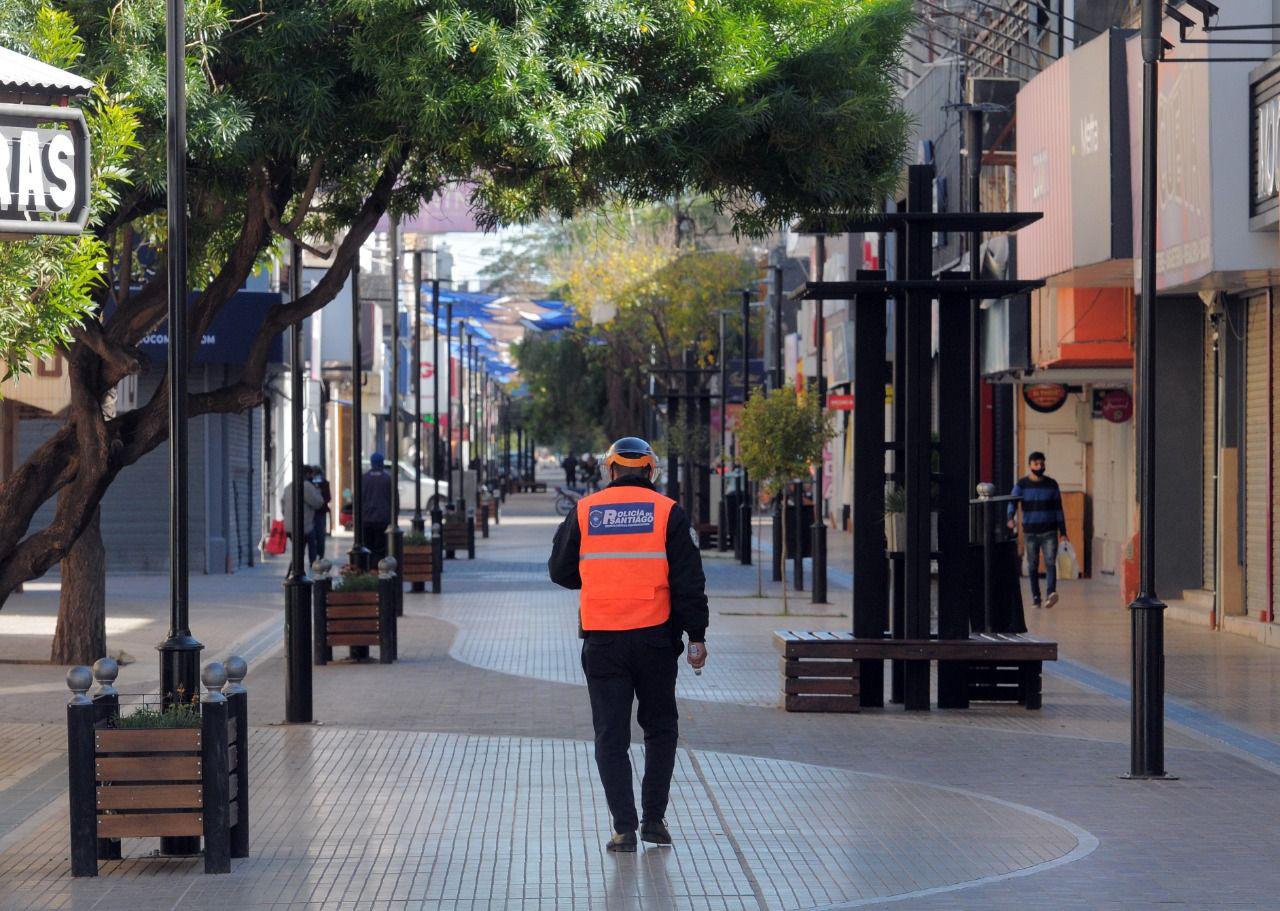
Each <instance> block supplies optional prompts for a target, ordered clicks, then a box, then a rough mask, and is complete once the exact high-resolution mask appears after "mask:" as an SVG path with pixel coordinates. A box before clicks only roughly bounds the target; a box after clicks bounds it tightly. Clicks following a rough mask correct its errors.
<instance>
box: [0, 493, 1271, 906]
mask: <svg viewBox="0 0 1280 911" xmlns="http://www.w3.org/2000/svg"><path fill="white" fill-rule="evenodd" d="M555 521H556V520H555V518H554V517H553V516H552V515H551V511H550V501H549V499H548V498H546V497H543V496H534V495H528V496H522V497H518V498H515V499H514V500H513V501H512V502H511V503H510V504H509V508H508V510H507V512H506V514H505V516H504V520H503V522H502V524H501V525H500V526H498V527H497V528H495V529H494V530H493V532H492V537H491V538H490V539H489V540H487V541H481V542H480V543H479V547H478V557H479V558H478V559H477V560H476V561H474V562H469V561H465V560H464V561H455V562H450V563H449V564H448V565H447V568H446V576H445V593H444V594H443V595H430V594H423V595H409V596H406V617H405V618H404V620H403V621H402V625H401V643H400V654H401V661H400V662H399V663H398V664H396V665H391V666H385V665H379V664H373V663H368V664H350V663H347V662H337V663H334V664H332V665H329V666H327V667H324V668H318V669H317V670H316V678H315V690H316V694H315V698H316V706H317V715H318V718H319V720H320V721H321V722H322V723H321V724H319V725H314V726H298V727H294V726H284V725H281V724H279V721H280V719H281V718H282V717H283V699H282V690H283V661H282V658H281V656H280V654H279V651H278V632H276V633H273V632H272V631H273V630H274V629H278V627H276V626H273V624H277V623H278V618H279V609H280V602H281V596H280V593H279V591H280V590H279V581H280V579H279V573H280V572H281V571H282V570H283V565H282V564H281V565H276V566H269V567H266V568H263V569H260V570H255V571H253V572H249V573H243V574H240V575H239V576H237V577H232V579H231V580H225V579H221V578H220V579H217V580H193V581H195V582H196V584H195V585H193V592H195V591H197V590H198V591H200V592H201V593H202V594H199V595H195V596H194V601H195V613H194V614H193V625H194V626H195V627H196V632H197V634H198V635H201V636H202V637H204V639H205V641H206V644H208V645H209V647H210V648H209V651H210V653H211V654H213V655H218V654H222V653H225V652H226V651H231V650H241V649H243V648H245V647H246V646H248V647H250V649H251V650H253V651H255V653H256V657H255V659H254V661H253V664H252V670H251V673H250V676H249V679H248V681H247V683H248V686H249V691H250V705H251V716H252V721H253V724H254V727H253V730H252V733H251V740H250V743H251V751H252V752H251V756H252V758H251V763H252V766H251V767H252V769H253V770H254V771H253V780H254V789H253V791H252V794H253V799H252V802H251V808H252V813H253V818H252V825H253V830H252V856H251V857H250V858H249V859H247V860H243V861H237V862H235V864H234V868H233V872H232V873H231V874H230V875H229V876H204V875H203V874H201V873H200V872H199V864H198V863H197V862H193V861H190V860H177V859H162V858H156V857H152V856H149V852H151V851H152V850H153V849H154V847H155V843H154V842H147V841H126V843H125V855H126V859H125V860H123V861H119V862H107V863H104V864H103V865H102V874H101V875H100V876H99V877H98V878H97V879H95V880H73V879H71V878H70V877H69V875H68V874H67V844H66V805H65V796H64V792H65V772H64V771H63V769H64V766H63V746H64V742H65V741H64V737H65V734H64V732H63V727H62V725H61V724H60V723H59V720H60V718H61V717H62V715H63V708H62V707H63V704H64V703H65V701H66V690H65V688H62V687H61V683H60V678H61V675H62V672H63V669H61V668H51V667H48V666H40V665H14V664H0V884H2V885H0V909H9V908H14V909H16V908H63V907H75V908H80V907H85V908H89V907H96V908H132V909H138V911H146V909H151V908H206V907H207V908H218V909H219V911H223V909H226V908H228V907H232V908H238V907H248V908H258V907H262V908H266V907H279V908H290V909H292V908H351V909H354V908H396V909H401V908H403V909H409V908H415V909H416V908H429V909H462V908H468V909H481V908H484V909H505V908H528V909H535V908H536V909H552V908H593V909H594V908H602V909H610V911H616V909H630V908H644V909H654V908H678V909H738V908H749V909H771V911H778V909H811V908H847V907H860V906H865V905H869V904H881V903H884V902H886V901H891V902H895V905H894V906H895V907H902V908H930V909H933V908H937V909H943V908H947V909H950V908H975V909H977V908H981V909H988V908H1009V909H1014V908H1017V909H1023V908H1029V907H1037V908H1039V907H1044V908H1090V909H1094V908H1111V907H1115V908H1120V907H1149V906H1152V905H1155V904H1161V905H1169V906H1174V907H1187V908H1265V907H1274V896H1275V895H1276V894H1277V893H1278V892H1280V872H1278V871H1277V870H1276V869H1275V867H1274V865H1271V864H1268V863H1267V862H1266V859H1265V848H1263V849H1262V857H1261V859H1260V857H1259V850H1258V848H1259V846H1265V845H1266V844H1267V843H1268V842H1269V840H1270V838H1271V837H1272V834H1273V833H1274V820H1275V819H1276V818H1277V815H1278V814H1280V789H1277V787H1276V784H1277V781H1278V779H1277V777H1276V775H1277V774H1278V773H1280V766H1276V765H1274V764H1272V763H1271V762H1270V761H1269V760H1268V757H1267V755H1266V749H1267V747H1268V745H1269V746H1270V747H1271V748H1274V749H1277V750H1278V751H1280V737H1276V736H1274V733H1275V732H1274V731H1273V730H1272V729H1270V728H1268V726H1267V722H1266V721H1265V720H1259V721H1258V722H1257V723H1256V724H1254V725H1253V726H1251V727H1248V728H1247V730H1248V731H1250V732H1252V733H1253V734H1255V735H1256V736H1257V737H1258V743H1257V744H1252V746H1256V747H1257V749H1254V750H1250V749H1248V748H1247V747H1249V746H1251V744H1250V743H1247V742H1246V743H1243V745H1242V744H1241V743H1234V744H1233V743H1224V742H1223V741H1222V740H1221V739H1218V738H1216V737H1214V736H1212V734H1208V733H1206V732H1205V731H1204V730H1203V729H1201V728H1198V727H1196V726H1195V725H1194V724H1187V725H1183V724H1179V725H1177V726H1174V727H1171V728H1170V731H1169V736H1168V743H1169V766H1170V768H1171V770H1172V771H1174V772H1176V773H1177V774H1178V775H1179V776H1180V780H1179V781H1176V782H1152V783H1134V782H1122V781H1120V780H1119V779H1118V778H1117V777H1116V776H1117V774H1118V773H1119V772H1122V771H1123V770H1124V769H1125V768H1126V767H1127V743H1126V738H1127V735H1128V710H1127V705H1126V703H1125V702H1124V701H1123V699H1122V698H1118V695H1117V694H1116V693H1115V692H1113V691H1111V690H1109V686H1110V684H1109V683H1108V681H1111V682H1112V683H1114V681H1115V680H1116V679H1117V677H1116V671H1117V668H1116V667H1115V666H1114V665H1113V663H1109V662H1113V654H1123V653H1124V651H1125V648H1126V645H1125V641H1126V640H1125V638H1124V635H1123V628H1120V627H1108V626H1106V625H1105V623H1106V622H1110V621H1109V620H1107V621H1105V622H1104V619H1103V618H1105V617H1107V616H1109V615H1108V613H1107V612H1108V611H1109V610H1111V609H1110V608H1107V607H1106V606H1105V605H1102V604H1094V605H1092V606H1089V605H1086V604H1085V603H1084V601H1083V600H1080V603H1078V604H1077V600H1078V599H1076V596H1075V594H1073V592H1072V591H1071V590H1068V591H1067V593H1066V595H1065V596H1064V600H1063V603H1062V605H1060V606H1059V607H1058V608H1056V609H1055V610H1054V611H1053V612H1046V613H1045V614H1044V615H1043V616H1036V617H1034V618H1032V619H1033V622H1034V623H1035V624H1036V626H1037V629H1039V630H1041V631H1042V632H1046V633H1050V634H1052V635H1055V636H1057V637H1059V638H1060V639H1061V641H1062V642H1063V643H1064V646H1063V652H1064V657H1065V658H1066V659H1068V663H1069V664H1070V665H1071V667H1072V668H1080V669H1083V671H1084V673H1083V674H1074V675H1071V674H1066V673H1064V674H1055V675H1052V676H1049V677H1048V678H1047V680H1046V687H1045V709H1044V711H1042V712H1027V711H1025V710H1022V709H1019V708H1016V707H1008V706H987V707H978V708H974V709H972V710H969V711H966V712H958V711H953V712H936V711H935V712H932V713H929V714H912V715H907V714H904V713H902V712H901V711H900V710H896V709H887V710H884V711H876V712H867V713H863V714H861V715H857V716H830V715H826V716H805V715H790V714H787V713H784V712H782V711H780V710H779V709H778V708H777V707H776V705H777V695H776V694H777V690H778V686H779V682H780V681H779V676H780V674H779V670H778V659H777V657H776V653H775V652H774V651H773V649H772V645H771V643H770V641H769V633H770V631H771V630H772V629H774V628H776V627H779V626H806V627H811V628H831V629H842V628H847V625H848V623H849V619H848V617H847V602H846V603H845V605H842V604H841V602H842V601H845V599H846V598H847V593H846V592H844V591H841V590H839V586H838V584H837V585H835V586H833V592H832V595H833V597H832V600H833V602H835V603H834V604H833V605H831V606H829V607H825V608H822V609H820V610H816V611H815V610H813V609H812V608H811V606H810V605H808V603H807V602H805V601H801V602H800V603H798V604H797V603H795V602H793V604H792V608H793V610H795V611H797V612H802V613H805V614H814V613H816V614H818V616H805V617H792V618H781V617H777V616H767V615H768V614H771V613H775V614H776V613H777V612H778V610H779V608H780V606H781V604H780V601H778V600H777V598H776V597H774V596H775V595H776V594H777V589H776V587H775V586H772V585H770V584H765V586H764V589H765V591H766V595H768V597H765V598H763V599H761V598H756V597H754V593H755V591H756V586H757V584H758V580H757V575H756V571H755V570H754V569H750V570H748V569H745V568H742V567H738V566H736V565H735V564H733V563H732V561H730V560H728V559H725V558H724V557H720V556H709V557H708V560H707V567H708V577H709V580H710V582H711V588H712V591H713V592H714V593H715V597H714V598H713V602H712V610H713V616H712V627H711V632H710V633H709V646H710V649H711V659H710V662H709V666H708V668H707V671H706V672H705V673H704V674H703V675H702V676H701V677H694V676H693V675H691V674H690V673H689V672H688V671H687V668H686V669H685V670H683V671H682V673H681V677H680V684H679V686H680V695H681V712H682V718H681V738H682V743H681V750H680V755H679V762H678V767H677V771H676V779H675V785H674V788H673V800H672V806H671V809H670V812H669V816H668V821H669V823H670V824H671V826H672V830H673V834H674V835H675V836H676V839H677V841H678V844H677V846H676V847H675V848H674V849H650V850H646V851H642V852H641V853H639V854H637V855H635V856H621V857H619V856H613V855H608V854H606V853H604V852H603V850H602V848H601V840H602V837H603V836H604V835H605V834H606V829H607V815H606V813H605V810H604V807H603V800H602V796H601V794H600V792H599V788H598V786H597V785H596V783H595V780H594V769H593V764H592V760H591V747H590V739H591V726H590V712H589V707H588V706H587V704H586V694H585V691H584V688H583V685H582V678H581V672H580V668H579V666H578V662H577V642H576V640H575V639H574V636H573V627H574V619H573V618H574V603H575V602H574V596H573V595H572V594H571V593H566V592H562V591H559V590H557V589H555V588H554V587H552V586H550V584H549V583H548V582H547V581H546V578H545V572H544V568H543V566H544V562H543V561H544V560H545V555H546V551H547V541H548V539H549V536H550V532H551V530H552V529H553V527H554V524H555ZM205 582H209V587H208V588H207V589H206V588H205V587H204V583H205ZM129 586H133V589H130V588H129ZM148 586H150V590H151V592H152V593H151V595H150V596H147V595H146V591H147V590H148ZM123 590H136V591H137V592H139V594H138V595H137V597H135V598H133V599H132V600H130V601H129V602H128V609H129V611H130V612H131V614H130V615H133V616H139V617H142V616H145V617H148V618H151V619H150V620H149V622H159V621H157V620H156V619H155V618H157V617H158V618H160V620H162V619H163V613H164V611H163V607H162V605H163V591H164V581H163V580H162V579H153V580H150V581H148V580H146V579H137V580H133V581H131V582H129V583H128V585H126V586H125V588H124V589H123ZM114 591H115V590H114V589H113V592H114ZM38 594H39V593H37V592H33V593H32V594H30V595H24V596H22V599H31V598H33V597H36V596H37V595H38ZM202 595H203V597H202ZM22 599H19V600H17V601H15V602H13V603H11V604H10V605H9V606H7V607H6V608H5V611H4V613H0V618H3V617H5V616H6V615H9V612H10V610H11V608H14V607H15V606H18V607H21V611H15V613H19V612H21V613H27V614H32V613H38V611H36V610H34V609H28V602H27V601H24V600H22ZM115 604H116V601H115V600H113V601H112V605H113V611H114V610H115ZM259 611H261V612H263V616H259V614H258V613H256V612H259ZM1095 613H1096V614H1097V617H1095ZM1116 613H1117V614H1118V615H1119V617H1120V621H1116V622H1121V621H1124V620H1125V619H1126V618H1125V615H1124V613H1123V611H1121V610H1119V609H1116ZM761 614H764V615H766V616H758V615H761ZM264 616H265V619H264ZM1050 624H1052V627H1050V626H1049V625H1050ZM136 629H137V630H141V629H142V627H137V628H136ZM1189 629H1190V628H1189ZM1197 632H1198V633H1199V635H1201V636H1202V637H1203V638H1201V639H1200V640H1188V642H1187V643H1186V650H1187V652H1188V654H1187V662H1188V666H1192V664H1191V662H1193V661H1194V660H1200V661H1208V660H1210V658H1206V657H1205V656H1204V653H1206V652H1211V651H1213V650H1214V649H1216V648H1218V646H1215V645H1213V644H1212V639H1213V638H1214V637H1213V634H1211V633H1209V632H1207V631H1197ZM126 635H127V633H124V632H113V633H112V636H111V646H112V648H113V649H114V648H115V647H116V645H117V641H118V640H122V638H123V637H124V636H126ZM149 635H150V628H148V629H147V630H145V631H144V632H143V633H141V634H138V635H137V637H136V643H137V644H136V645H135V646H134V647H135V648H138V649H139V650H140V651H141V650H142V649H143V648H145V645H146V643H147V642H153V641H156V640H158V638H159V636H158V635H156V636H150V638H148V636H149ZM1089 636H1093V637H1095V639H1096V640H1098V641H1097V642H1096V643H1095V645H1093V646H1090V645H1089V644H1088V643H1089V641H1090V640H1089V639H1088V638H1078V637H1089ZM1073 637H1076V638H1073ZM1112 637H1114V639H1116V640H1118V641H1115V642H1114V644H1113V642H1112ZM31 638H32V641H31V642H28V643H27V645H28V647H29V648H28V650H31V649H32V648H35V647H38V637H34V636H33V637H31ZM1216 638H1222V637H1220V636H1219V637H1216ZM6 639H7V637H5V636H4V635H3V634H0V656H7V655H8V654H9V652H8V651H7V650H8V649H9V648H10V647H11V646H12V643H11V641H6ZM1077 642H1082V643H1084V644H1082V645H1077V644H1076V643H1077ZM1196 642H1199V643H1200V645H1199V653H1200V657H1199V658H1193V657H1192V655H1191V652H1193V651H1194V649H1195V643H1196ZM1170 643H1171V654H1170V680H1171V690H1172V689H1173V684H1174V681H1177V680H1181V679H1183V677H1182V676H1181V675H1183V674H1184V672H1183V671H1181V670H1179V667H1180V664H1179V660H1180V659H1179V658H1178V655H1179V654H1181V652H1179V651H1178V649H1180V648H1182V645H1181V644H1180V640H1179V639H1178V636H1177V635H1173V636H1171V640H1170ZM1239 645H1240V646H1242V647H1246V646H1253V647H1255V648H1256V649H1257V653H1256V654H1252V653H1250V655H1251V656H1250V661H1251V662H1256V665H1255V664H1250V665H1248V667H1249V668H1250V669H1251V670H1252V671H1255V672H1256V671H1260V670H1261V669H1264V668H1265V669H1266V670H1267V672H1268V673H1273V672H1274V667H1273V666H1272V665H1271V663H1270V662H1269V661H1268V659H1270V658H1271V656H1277V658H1276V659H1272V660H1280V653H1277V652H1276V651H1274V650H1271V649H1266V648H1264V647H1263V646H1260V645H1257V644H1256V643H1249V642H1247V641H1246V640H1240V641H1239ZM1235 646H1236V643H1235V642H1232V643H1229V644H1228V646H1227V647H1228V648H1230V649H1232V650H1234V648H1235ZM44 647H47V643H46V645H45V646H44ZM1246 651H1247V649H1246ZM138 657H139V661H138V663H137V664H135V665H131V666H130V667H127V668H126V669H125V671H124V672H123V674H122V680H121V688H122V690H125V691H130V690H131V689H134V688H136V689H139V690H140V689H142V688H144V687H145V686H146V685H147V683H148V680H149V678H153V677H154V676H155V669H154V659H153V658H152V657H151V655H150V654H140V655H138ZM1213 660H1219V661H1220V662H1221V664H1220V665H1219V666H1218V671H1219V673H1218V674H1217V675H1216V676H1215V675H1213V674H1207V675H1203V676H1202V677H1200V678H1199V679H1200V680H1201V681H1202V683H1203V684H1204V697H1205V700H1206V701H1205V702H1204V703H1197V704H1195V705H1191V706H1189V708H1190V709H1191V710H1193V711H1194V712H1196V713H1197V714H1196V715H1195V716H1194V717H1193V718H1192V719H1191V720H1193V721H1194V720H1197V719H1209V720H1211V721H1217V722H1219V723H1222V724H1226V725H1227V728H1226V730H1227V731H1228V733H1230V731H1232V730H1235V729H1236V728H1235V727H1234V726H1233V725H1236V724H1237V723H1239V726H1240V728H1241V729H1244V723H1243V721H1244V719H1241V718H1238V717H1237V716H1236V715H1234V714H1232V704H1233V703H1232V700H1231V699H1230V698H1228V697H1225V696H1221V693H1223V691H1225V690H1228V689H1230V687H1231V686H1234V685H1235V684H1234V683H1230V684H1228V683H1224V680H1225V678H1231V677H1232V673H1233V672H1232V671H1231V669H1230V660H1231V659H1230V654H1229V653H1228V654H1224V655H1223V656H1221V658H1217V659H1213ZM1185 673H1186V674H1190V672H1189V671H1188V672H1185ZM1089 674H1093V675H1095V677H1094V678H1091V677H1089ZM1186 679H1187V680H1188V682H1187V683H1186V686H1188V687H1193V686H1194V684H1192V683H1191V682H1189V681H1190V680H1191V678H1190V677H1189V676H1188V677H1187V678H1186ZM1233 679H1234V678H1233ZM1214 700H1217V703H1216V704H1215V703H1214ZM641 754H642V750H640V748H639V747H637V748H636V753H635V760H636V764H637V766H639V764H640V763H641V762H642V755H641Z"/></svg>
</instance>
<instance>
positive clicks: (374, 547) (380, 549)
mask: <svg viewBox="0 0 1280 911" xmlns="http://www.w3.org/2000/svg"><path fill="white" fill-rule="evenodd" d="M364 546H365V547H367V548H368V549H369V552H370V553H371V554H373V556H372V557H370V558H369V569H370V571H372V572H376V571H377V569H378V561H379V560H381V559H382V558H383V557H385V556H386V555H387V526H386V523H383V524H381V525H369V524H366V525H365V526H364Z"/></svg>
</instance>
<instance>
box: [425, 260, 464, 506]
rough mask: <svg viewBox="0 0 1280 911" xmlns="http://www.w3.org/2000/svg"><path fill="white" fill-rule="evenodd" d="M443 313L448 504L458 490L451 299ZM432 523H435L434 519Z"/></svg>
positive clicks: (437, 298) (435, 292)
mask: <svg viewBox="0 0 1280 911" xmlns="http://www.w3.org/2000/svg"><path fill="white" fill-rule="evenodd" d="M431 291H432V294H433V295H437V294H438V293H437V291H436V288H435V286H434V285H433V286H432V289H431ZM435 300H436V307H437V316H439V312H438V308H439V300H440V299H439V297H438V296H436V298H435ZM444 312H445V316H444V360H445V363H446V364H448V365H449V379H448V383H449V385H448V386H446V387H445V391H444V410H445V420H446V423H448V425H449V430H448V434H447V436H445V440H444V474H445V480H446V481H447V482H448V484H449V502H450V503H452V502H453V501H454V497H455V496H456V495H457V493H458V489H457V488H456V487H454V486H453V432H454V423H453V298H450V299H449V300H448V301H446V302H445V305H444ZM436 369H437V370H439V365H436ZM437 407H438V406H437ZM437 423H438V419H437ZM432 521H433V522H434V521H435V520H434V518H433V519H432Z"/></svg>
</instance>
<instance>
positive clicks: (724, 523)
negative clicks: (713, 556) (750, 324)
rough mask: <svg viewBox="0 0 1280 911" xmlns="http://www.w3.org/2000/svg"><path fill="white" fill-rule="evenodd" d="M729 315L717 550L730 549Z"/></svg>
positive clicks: (723, 316)
mask: <svg viewBox="0 0 1280 911" xmlns="http://www.w3.org/2000/svg"><path fill="white" fill-rule="evenodd" d="M728 318H729V314H728V313H727V312H726V311H724V310H721V311H720V353H719V358H720V510H719V515H718V516H717V521H718V523H719V525H718V527H717V528H716V550H718V551H720V552H721V553H724V552H725V551H727V550H728V549H729V501H728V499H727V498H726V495H725V475H727V474H728V473H729V459H728V458H727V456H728V453H729V358H728V356H727V351H726V349H725V340H726V336H727V335H728V333H727V331H726V329H727V323H728Z"/></svg>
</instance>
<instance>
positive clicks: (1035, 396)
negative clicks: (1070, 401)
mask: <svg viewBox="0 0 1280 911" xmlns="http://www.w3.org/2000/svg"><path fill="white" fill-rule="evenodd" d="M1022 400H1023V401H1024V402H1026V403H1027V407H1028V408H1030V409H1031V410H1032V411H1038V412H1040V414H1052V413H1053V412H1055V411H1057V410H1058V409H1059V408H1061V407H1062V406H1063V404H1064V403H1065V402H1066V401H1067V387H1066V386H1063V385H1062V384H1061V383H1039V384H1037V385H1035V386H1023V387H1022Z"/></svg>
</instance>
